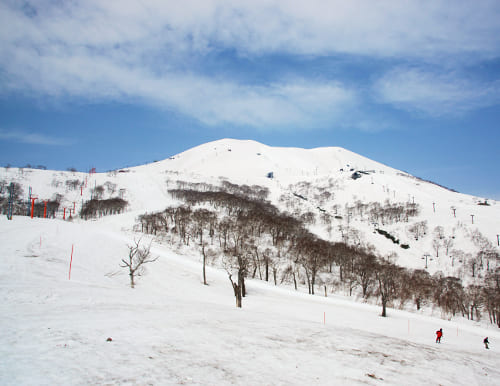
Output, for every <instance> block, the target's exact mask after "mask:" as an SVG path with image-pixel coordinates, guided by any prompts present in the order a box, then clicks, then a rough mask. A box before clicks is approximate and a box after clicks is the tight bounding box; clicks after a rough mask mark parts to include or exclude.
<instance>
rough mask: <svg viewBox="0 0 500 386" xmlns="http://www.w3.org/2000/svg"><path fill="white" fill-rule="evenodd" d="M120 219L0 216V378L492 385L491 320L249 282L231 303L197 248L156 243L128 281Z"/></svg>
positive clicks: (495, 361)
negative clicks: (384, 308) (239, 300)
mask: <svg viewBox="0 0 500 386" xmlns="http://www.w3.org/2000/svg"><path fill="white" fill-rule="evenodd" d="M122 222H123V217H121V218H115V219H113V218H108V219H105V220H103V221H93V222H81V223H79V222H75V223H70V222H63V221H59V220H42V219H33V220H31V219H29V218H26V217H14V219H13V220H12V221H8V220H7V219H6V218H5V217H2V218H0V245H1V258H2V264H1V265H0V296H1V299H2V302H1V304H0V313H1V315H2V318H1V319H0V320H1V322H0V323H1V324H0V340H1V342H2V345H1V346H0V347H1V348H0V356H1V357H2V361H0V384H2V385H49V384H50V385H53V384H82V385H83V384H124V383H125V384H141V385H142V384H194V385H196V384H199V385H207V384H208V385H229V384H255V385H257V384H273V385H303V384H310V385H331V384H373V385H375V384H380V383H381V382H383V383H385V384H394V385H401V384H416V385H417V384H424V383H430V384H442V385H494V384H498V379H500V378H499V377H500V353H499V351H498V350H497V349H496V342H500V334H499V333H498V331H497V329H495V327H494V326H488V325H486V324H485V325H484V326H483V327H479V326H476V325H475V324H473V323H467V322H466V321H464V322H463V323H458V322H447V321H443V320H440V319H436V318H431V317H426V316H423V315H415V314H412V313H408V312H403V311H396V310H392V309H389V317H388V318H382V317H380V316H379V314H380V308H379V307H375V306H370V305H365V304H359V303H354V302H351V301H349V300H346V299H345V298H342V297H339V296H332V297H328V298H324V297H320V296H309V295H306V294H303V293H300V292H299V293H297V292H294V291H292V290H291V289H289V288H286V287H283V286H281V287H274V286H273V285H272V284H270V283H266V282H260V281H252V280H249V281H248V285H247V286H248V296H247V297H246V298H244V299H243V308H242V309H237V308H236V307H235V305H234V296H233V293H232V288H231V286H230V283H229V280H228V278H227V274H226V273H225V272H224V271H221V270H217V269H213V268H209V269H208V273H207V276H208V281H209V285H208V286H204V285H203V284H202V282H201V263H200V262H199V256H196V255H195V256H181V255H179V254H176V253H174V252H173V251H171V250H169V249H168V248H167V247H165V246H162V245H159V244H154V247H153V248H152V251H153V253H154V254H155V255H158V256H159V259H158V260H157V261H156V262H154V263H151V264H148V265H147V266H146V270H147V271H146V273H145V275H144V276H141V277H139V278H138V280H137V287H136V288H135V289H131V288H130V287H129V278H128V275H127V272H126V270H125V269H123V268H120V266H119V265H120V262H121V259H122V258H124V257H126V256H127V253H128V249H127V243H131V242H132V241H133V239H134V238H136V239H138V238H139V237H140V235H138V234H133V233H131V232H130V231H126V230H120V229H121V228H120V227H121V225H122ZM72 246H74V254H73V263H72V273H71V280H69V276H68V273H69V263H70V254H71V247H72ZM325 316H326V319H325ZM440 327H442V328H443V330H444V336H443V340H442V343H441V344H440V345H438V344H435V343H434V339H435V335H434V332H435V331H436V330H437V329H438V328H440ZM457 335H458V336H457ZM485 336H489V338H490V342H491V343H492V344H491V348H490V350H485V348H484V345H483V342H482V340H483V339H484V337H485ZM108 338H111V341H107V339H108Z"/></svg>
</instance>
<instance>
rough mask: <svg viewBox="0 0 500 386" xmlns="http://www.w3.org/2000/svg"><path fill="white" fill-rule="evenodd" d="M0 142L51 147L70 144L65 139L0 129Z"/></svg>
mask: <svg viewBox="0 0 500 386" xmlns="http://www.w3.org/2000/svg"><path fill="white" fill-rule="evenodd" d="M0 141H7V142H21V143H26V144H30V145H51V146H65V145H68V144H70V143H71V141H70V140H68V139H65V138H54V137H50V136H47V135H43V134H39V133H33V132H25V131H18V130H15V131H14V130H4V129H0Z"/></svg>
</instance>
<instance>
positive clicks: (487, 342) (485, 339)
mask: <svg viewBox="0 0 500 386" xmlns="http://www.w3.org/2000/svg"><path fill="white" fill-rule="evenodd" d="M483 343H484V347H486V348H489V347H488V345H489V344H490V342H489V341H488V337H486V338H484V340H483Z"/></svg>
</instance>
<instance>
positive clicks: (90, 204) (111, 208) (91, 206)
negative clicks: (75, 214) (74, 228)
mask: <svg viewBox="0 0 500 386" xmlns="http://www.w3.org/2000/svg"><path fill="white" fill-rule="evenodd" d="M127 205H128V203H127V201H125V200H124V199H122V198H119V197H114V198H108V199H106V200H99V199H96V198H93V199H91V200H89V201H87V202H85V203H84V204H83V207H82V209H81V211H80V217H81V218H83V219H85V220H87V219H89V218H95V217H102V216H108V215H112V214H120V213H121V212H123V211H124V210H125V208H126V207H127Z"/></svg>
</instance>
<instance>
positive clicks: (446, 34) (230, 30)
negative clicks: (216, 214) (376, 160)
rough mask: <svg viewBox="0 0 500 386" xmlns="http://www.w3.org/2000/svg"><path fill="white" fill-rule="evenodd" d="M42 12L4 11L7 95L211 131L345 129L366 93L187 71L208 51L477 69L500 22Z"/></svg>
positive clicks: (114, 6)
mask: <svg viewBox="0 0 500 386" xmlns="http://www.w3.org/2000/svg"><path fill="white" fill-rule="evenodd" d="M37 4H38V3H36V2H34V3H33V5H32V6H26V5H24V6H21V5H20V3H19V2H17V1H15V0H11V1H7V2H3V3H2V4H0V82H1V85H2V87H1V88H2V89H3V91H0V92H3V93H4V94H5V93H8V92H21V93H25V94H29V95H31V94H34V95H38V96H47V95H48V96H52V97H59V98H61V97H77V98H85V99H88V100H93V99H98V100H99V99H108V100H122V99H124V98H125V99H139V100H141V101H144V102H146V103H152V104H156V105H159V106H162V107H163V108H166V109H175V110H177V111H180V112H182V113H184V114H188V115H190V116H193V117H195V118H197V119H199V120H200V121H202V122H205V123H209V124H214V125H216V124H218V123H222V122H225V123H232V124H235V125H240V124H242V125H250V126H258V127H284V126H290V125H292V126H314V125H321V124H325V123H330V124H332V123H333V124H341V123H342V120H344V121H345V120H346V115H345V114H344V115H342V111H347V112H349V111H350V108H352V106H354V105H356V104H357V103H358V102H359V101H358V99H359V95H357V93H356V90H355V88H353V87H352V86H348V85H346V84H345V83H342V82H340V81H339V80H338V79H337V80H335V79H333V80H328V79H326V80H324V79H314V80H307V79H305V78H303V77H299V79H298V80H297V79H286V78H282V79H275V80H273V82H271V83H266V84H244V83H242V82H240V81H238V80H237V79H230V78H227V77H226V76H225V75H224V74H219V75H218V78H208V77H207V76H206V75H205V74H203V73H200V72H198V71H199V69H198V70H195V69H193V68H192V67H190V63H191V62H192V61H193V60H195V61H196V60H197V61H198V62H200V61H201V62H203V58H204V55H205V54H207V53H209V52H212V51H218V50H229V51H234V52H237V53H238V54H239V55H242V56H253V57H255V58H256V59H255V60H258V57H259V55H266V54H275V53H278V54H287V55H314V56H316V55H317V56H328V55H342V54H354V55H361V56H366V57H368V56H375V57H377V58H394V57H412V58H419V59H420V60H423V61H434V60H438V59H436V57H437V58H443V57H446V56H451V57H462V56H466V57H471V55H470V54H471V53H472V54H473V57H474V58H478V59H479V58H485V57H491V56H495V55H498V54H499V48H500V24H499V23H498V20H499V19H500V12H499V7H498V6H496V3H495V2H494V1H483V2H480V3H472V2H467V1H458V2H454V3H453V5H450V2H448V1H437V0H436V1H433V2H426V3H422V2H421V1H416V0H415V1H413V0H406V1H376V2H375V1H371V0H351V1H340V0H339V1H328V2H326V1H322V0H311V1H308V2H304V1H298V0H290V1H278V0H275V1H272V0H254V1H251V2H234V1H230V0H186V1H182V2H180V1H164V0H148V1H142V2H136V1H128V0H122V1H101V0H87V1H84V2H73V1H67V2H66V1H57V2H53V3H49V2H44V4H43V6H40V7H38V6H37ZM464 20H465V21H466V22H464ZM198 68H199V67H198ZM387 81H390V79H389V78H387ZM382 88H383V87H382ZM382 91H383V90H382ZM384 92H385V93H384ZM422 93H423V91H422ZM452 93H453V90H451V89H450V90H448V91H447V94H448V95H449V94H452ZM395 94H396V91H393V92H392V93H391V91H390V90H389V86H387V90H386V91H383V92H382V95H385V96H386V99H387V100H389V101H390V100H396V101H397V97H394V96H393V95H395ZM391 97H392V99H391ZM417 100H418V98H417Z"/></svg>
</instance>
